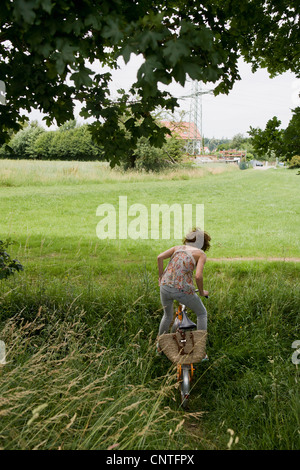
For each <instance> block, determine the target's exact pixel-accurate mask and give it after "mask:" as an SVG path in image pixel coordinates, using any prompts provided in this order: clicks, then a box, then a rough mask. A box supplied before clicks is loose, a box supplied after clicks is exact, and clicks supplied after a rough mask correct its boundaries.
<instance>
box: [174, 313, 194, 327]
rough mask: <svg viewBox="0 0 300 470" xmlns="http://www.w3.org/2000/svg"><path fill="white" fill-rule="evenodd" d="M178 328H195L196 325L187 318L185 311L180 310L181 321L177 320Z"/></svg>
mask: <svg viewBox="0 0 300 470" xmlns="http://www.w3.org/2000/svg"><path fill="white" fill-rule="evenodd" d="M178 328H180V330H193V329H194V328H197V325H196V323H194V322H192V320H190V319H189V317H188V316H187V314H186V313H185V312H182V320H181V322H179V321H178Z"/></svg>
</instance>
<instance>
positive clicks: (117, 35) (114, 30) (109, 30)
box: [102, 18, 123, 44]
mask: <svg viewBox="0 0 300 470" xmlns="http://www.w3.org/2000/svg"><path fill="white" fill-rule="evenodd" d="M102 35H103V37H104V38H107V39H110V40H111V41H112V43H113V44H117V43H118V42H119V41H121V39H123V32H122V31H121V30H120V27H119V21H118V19H116V20H113V19H112V18H110V19H108V21H107V25H106V26H104V28H103V32H102Z"/></svg>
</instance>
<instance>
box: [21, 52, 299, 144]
mask: <svg viewBox="0 0 300 470" xmlns="http://www.w3.org/2000/svg"><path fill="white" fill-rule="evenodd" d="M131 57H132V59H131V60H130V61H129V63H128V64H127V65H126V66H125V65H124V63H122V61H120V69H119V70H116V71H113V72H112V75H113V82H112V84H111V93H112V96H114V95H116V90H118V89H119V88H124V89H125V90H128V89H129V88H130V86H131V84H132V83H134V81H135V79H136V73H137V70H138V68H139V66H140V65H141V63H142V60H141V58H140V57H136V56H133V55H132V56H131ZM93 69H94V70H97V71H98V72H99V71H100V68H99V67H98V66H97V65H96V64H95V65H94V66H93ZM102 70H103V69H102ZM105 70H108V69H105ZM239 70H240V75H241V80H240V81H238V82H236V83H235V85H234V86H233V89H232V90H231V92H230V93H229V94H228V95H219V96H217V97H215V96H213V95H211V94H206V95H203V96H202V132H203V136H204V137H209V138H212V137H215V138H222V137H227V138H232V137H233V136H234V135H235V134H238V133H241V134H243V135H245V136H248V134H247V131H248V130H249V128H250V126H252V127H261V128H264V127H265V125H266V123H267V121H268V120H269V119H271V118H272V117H273V116H277V117H278V118H279V119H280V120H281V122H282V124H281V127H282V128H285V127H286V126H287V124H288V122H289V120H290V119H291V116H292V112H291V110H292V109H294V108H295V107H296V106H300V99H299V96H298V94H299V92H300V80H299V79H296V77H295V75H294V74H292V73H284V74H282V75H279V76H278V77H275V78H273V79H271V78H269V75H268V72H267V71H266V70H264V69H260V70H258V71H257V72H256V73H254V74H253V73H252V72H251V67H250V65H248V64H246V63H244V62H243V61H240V63H239ZM191 86H192V85H191V82H188V83H187V84H186V86H185V87H184V88H183V87H182V86H180V85H179V84H176V83H174V84H171V85H169V86H168V87H165V86H163V87H161V88H162V89H167V90H168V91H170V93H172V94H173V96H176V97H184V96H186V95H189V94H191V91H192V89H191ZM212 88H213V84H212V85H211V86H209V84H206V85H203V87H202V89H203V90H209V89H212ZM179 104H180V109H181V110H185V111H186V115H185V119H184V120H186V121H188V120H189V119H190V115H189V110H190V104H191V98H185V99H181V100H180V101H179ZM78 113H79V108H78V107H76V111H75V114H76V118H77V120H78V121H79V122H83V119H82V118H81V117H80V116H79V115H78ZM176 117H178V112H177V113H176ZM30 118H31V119H37V120H38V121H39V122H40V123H41V124H42V125H43V127H45V128H46V129H47V127H46V124H45V121H42V115H41V114H40V113H39V112H38V111H33V112H32V113H31V114H30ZM199 127H200V126H199ZM51 128H55V126H53V127H51ZM199 130H200V129H199Z"/></svg>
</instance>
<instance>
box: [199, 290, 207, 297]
mask: <svg viewBox="0 0 300 470" xmlns="http://www.w3.org/2000/svg"><path fill="white" fill-rule="evenodd" d="M199 294H200V295H201V297H208V291H207V290H204V291H203V292H199Z"/></svg>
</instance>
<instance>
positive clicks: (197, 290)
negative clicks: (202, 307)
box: [196, 289, 209, 299]
mask: <svg viewBox="0 0 300 470" xmlns="http://www.w3.org/2000/svg"><path fill="white" fill-rule="evenodd" d="M196 292H199V289H196ZM203 297H205V298H206V299H208V298H209V297H208V295H204V296H203Z"/></svg>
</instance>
